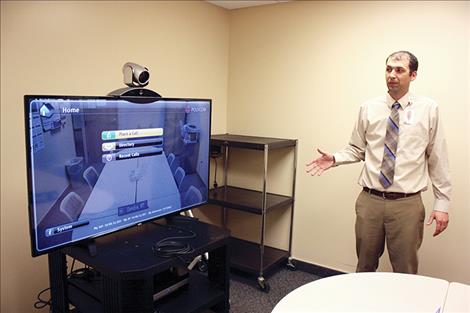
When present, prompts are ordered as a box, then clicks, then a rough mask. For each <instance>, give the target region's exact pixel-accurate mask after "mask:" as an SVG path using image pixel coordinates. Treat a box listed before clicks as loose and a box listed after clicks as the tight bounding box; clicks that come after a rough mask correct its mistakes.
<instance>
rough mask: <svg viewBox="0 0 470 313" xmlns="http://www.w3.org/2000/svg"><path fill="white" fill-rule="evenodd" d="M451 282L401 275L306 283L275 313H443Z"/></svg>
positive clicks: (363, 275) (341, 277) (340, 277)
mask: <svg viewBox="0 0 470 313" xmlns="http://www.w3.org/2000/svg"><path fill="white" fill-rule="evenodd" d="M448 287H449V282H448V281H446V280H443V279H437V278H431V277H426V276H419V275H410V274H398V273H353V274H343V275H337V276H331V277H328V278H322V279H318V280H315V281H313V282H311V283H308V284H305V285H303V286H301V287H299V288H297V289H295V290H293V291H292V292H290V293H289V294H288V295H286V296H285V297H284V298H283V299H282V300H281V301H280V302H279V303H278V304H277V305H276V307H275V308H274V310H273V311H272V313H295V312H428V313H441V312H442V308H443V306H444V302H445V298H446V293H447V289H448Z"/></svg>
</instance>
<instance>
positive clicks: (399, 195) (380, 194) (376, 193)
mask: <svg viewBox="0 0 470 313" xmlns="http://www.w3.org/2000/svg"><path fill="white" fill-rule="evenodd" d="M363 190H364V191H365V192H367V193H368V194H371V195H374V196H378V197H381V198H384V199H387V200H396V199H402V198H407V197H411V196H415V195H417V194H419V193H420V191H418V192H414V193H402V192H384V191H378V190H375V189H370V188H367V187H364V188H363Z"/></svg>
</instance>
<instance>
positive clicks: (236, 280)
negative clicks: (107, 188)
mask: <svg viewBox="0 0 470 313" xmlns="http://www.w3.org/2000/svg"><path fill="white" fill-rule="evenodd" d="M319 278H320V277H318V276H315V275H313V274H309V273H306V272H303V271H300V270H297V271H290V270H288V269H285V268H284V269H280V270H279V271H278V272H276V273H274V274H273V275H272V276H270V277H268V278H267V279H266V281H267V282H268V284H269V286H270V291H269V292H268V293H266V292H263V291H261V290H260V289H258V287H257V282H256V278H255V277H250V278H247V277H245V276H240V275H236V274H233V273H232V274H231V279H230V313H270V312H271V311H272V310H273V309H274V307H275V306H276V304H277V303H278V302H279V301H280V300H281V299H282V298H283V297H284V296H285V295H287V294H288V293H289V292H291V291H292V290H294V289H296V288H297V287H300V286H302V285H304V284H306V283H309V282H311V281H314V280H316V279H319Z"/></svg>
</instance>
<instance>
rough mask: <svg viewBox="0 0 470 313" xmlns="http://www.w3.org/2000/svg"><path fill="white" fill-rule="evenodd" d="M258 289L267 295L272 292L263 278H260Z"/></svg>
mask: <svg viewBox="0 0 470 313" xmlns="http://www.w3.org/2000/svg"><path fill="white" fill-rule="evenodd" d="M258 288H259V289H260V290H261V291H263V292H265V293H269V290H270V287H269V284H268V283H267V282H266V281H265V280H264V278H263V277H259V278H258Z"/></svg>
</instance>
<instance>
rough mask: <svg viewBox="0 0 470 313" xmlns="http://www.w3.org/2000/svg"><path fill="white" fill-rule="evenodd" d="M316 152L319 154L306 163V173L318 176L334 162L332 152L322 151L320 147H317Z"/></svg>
mask: <svg viewBox="0 0 470 313" xmlns="http://www.w3.org/2000/svg"><path fill="white" fill-rule="evenodd" d="M318 152H319V153H320V154H321V156H320V157H319V158H317V159H315V160H312V161H311V162H309V163H307V173H309V174H310V175H312V176H315V175H317V176H320V175H321V174H323V172H324V171H326V170H327V169H329V168H330V167H332V166H333V164H335V158H334V157H333V155H332V154H329V153H326V152H323V151H321V150H320V149H318Z"/></svg>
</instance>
